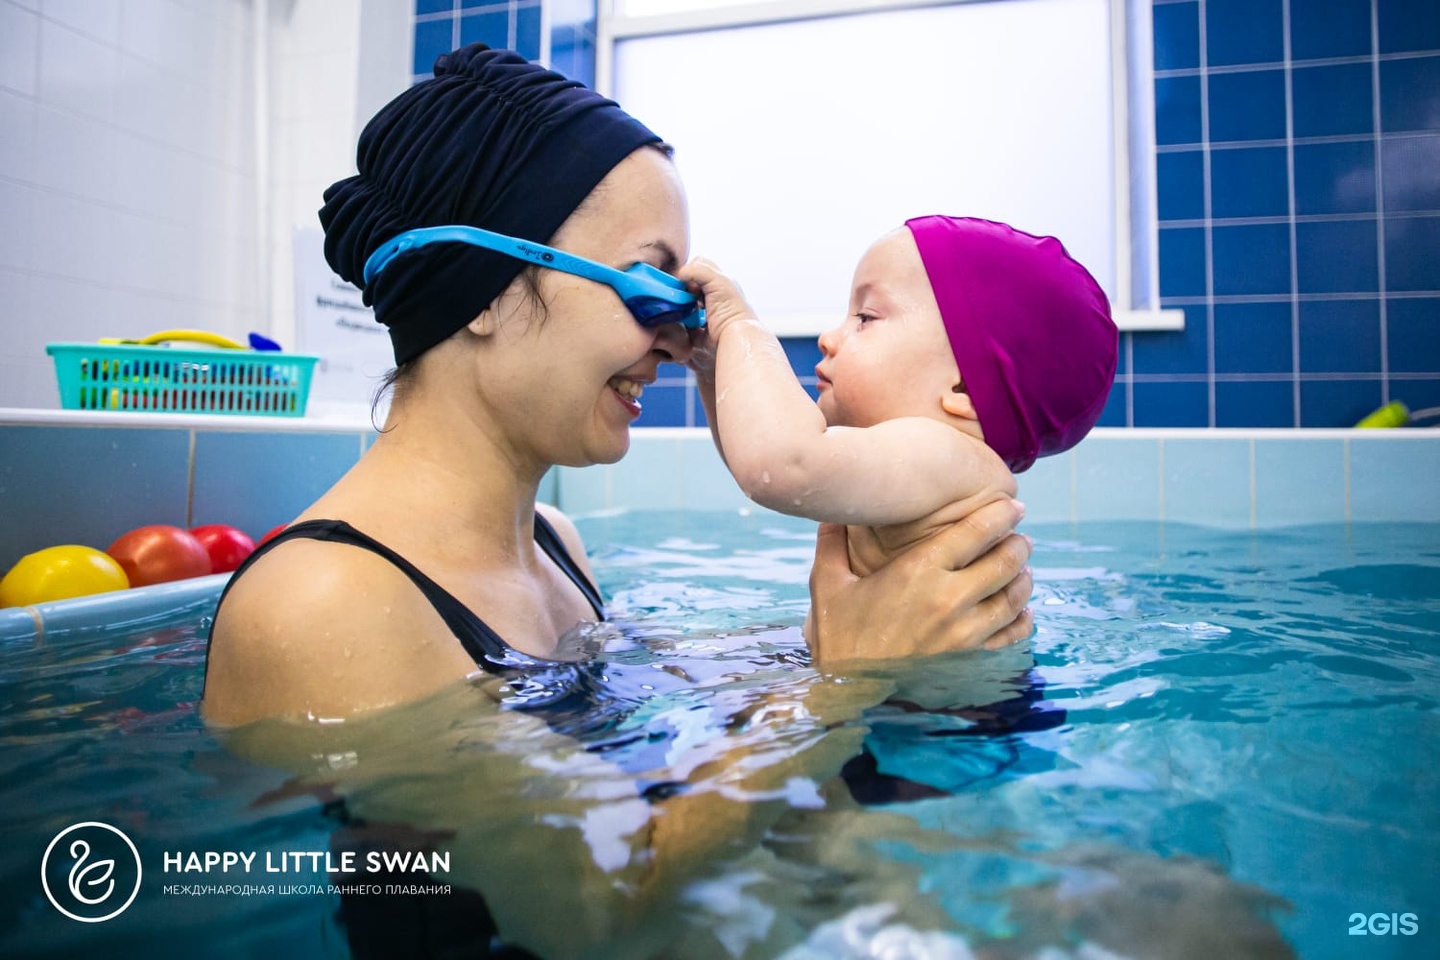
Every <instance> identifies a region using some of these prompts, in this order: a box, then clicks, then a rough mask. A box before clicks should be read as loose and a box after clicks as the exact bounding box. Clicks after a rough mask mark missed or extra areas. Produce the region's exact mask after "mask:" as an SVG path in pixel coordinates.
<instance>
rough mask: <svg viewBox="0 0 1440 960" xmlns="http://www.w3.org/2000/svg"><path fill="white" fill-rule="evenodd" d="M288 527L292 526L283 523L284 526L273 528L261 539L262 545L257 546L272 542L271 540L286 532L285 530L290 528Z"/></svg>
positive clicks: (259, 544)
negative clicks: (268, 541) (283, 531)
mask: <svg viewBox="0 0 1440 960" xmlns="http://www.w3.org/2000/svg"><path fill="white" fill-rule="evenodd" d="M288 526H290V524H288V523H282V524H280V525H279V526H277V527H271V528H270V529H269V531H267V532H266V534H265V536H263V537H261V538H260V543H258V544H256V546H263V545H264V544H265V542H266V541H267V540H270V539H272V538H274V537H276V536H278V535H279V534H280V532H281V531H282V530H284V529H285V528H286V527H288Z"/></svg>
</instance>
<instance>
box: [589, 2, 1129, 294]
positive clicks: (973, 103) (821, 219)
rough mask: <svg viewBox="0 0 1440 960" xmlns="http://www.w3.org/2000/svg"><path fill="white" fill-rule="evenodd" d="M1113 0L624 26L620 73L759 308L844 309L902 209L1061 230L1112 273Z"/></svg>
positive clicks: (704, 239)
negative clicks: (713, 24)
mask: <svg viewBox="0 0 1440 960" xmlns="http://www.w3.org/2000/svg"><path fill="white" fill-rule="evenodd" d="M1110 29H1111V28H1110V15H1109V4H1108V0H1007V2H1004V3H962V4H958V5H956V6H949V7H929V8H920V9H912V10H900V11H886V12H880V13H867V14H860V15H850V16H840V17H831V18H826V19H817V20H804V21H796V22H789V23H776V24H765V25H759V26H746V27H738V28H727V29H718V30H708V31H703V32H695V33H683V34H674V35H662V36H648V37H630V38H624V39H619V40H617V42H616V45H615V68H614V92H615V96H616V99H618V100H619V101H620V103H621V104H623V105H624V106H625V108H626V109H627V110H628V111H630V112H631V113H633V114H634V115H635V116H637V117H639V118H640V119H641V120H643V121H644V122H645V123H646V124H648V125H649V126H650V127H651V128H652V129H654V130H655V131H656V132H657V133H658V134H660V136H662V137H664V138H665V139H666V140H667V141H669V142H670V143H671V144H673V145H674V146H675V148H676V163H677V164H678V165H679V168H680V171H681V173H682V175H683V177H684V179H685V183H686V186H687V189H688V191H689V197H690V213H691V223H692V231H693V238H694V244H693V252H695V253H698V254H704V255H706V256H709V257H711V258H713V259H715V260H717V261H719V262H720V263H721V264H722V265H723V266H724V267H725V268H726V269H727V270H729V271H731V272H732V273H733V274H734V275H735V276H736V277H737V278H739V280H740V281H741V283H742V284H744V286H745V289H746V292H747V293H748V294H749V295H750V298H751V300H752V302H754V303H755V305H756V306H757V308H758V309H759V310H761V311H762V312H763V313H764V315H766V317H767V319H770V318H772V317H783V316H785V315H806V316H813V315H825V316H829V317H834V318H836V319H837V320H838V318H839V317H840V316H842V315H843V313H844V311H845V305H846V299H847V295H848V291H849V286H850V273H851V271H852V269H853V268H854V265H855V262H856V260H857V259H858V258H859V256H860V254H861V253H863V252H864V250H865V248H866V247H867V246H868V245H869V244H870V243H871V242H873V241H874V240H875V239H876V238H877V237H879V236H880V235H881V234H882V233H884V232H885V231H886V230H889V229H891V228H893V227H897V226H899V225H900V224H901V223H902V222H903V221H904V220H905V219H906V218H907V217H911V216H917V215H921V214H927V213H947V214H954V215H973V216H983V217H989V218H992V219H997V220H1004V221H1006V222H1009V223H1012V224H1014V225H1015V226H1017V227H1019V228H1021V229H1025V230H1029V231H1031V232H1033V233H1049V234H1053V235H1055V236H1058V237H1060V238H1061V239H1062V240H1063V241H1064V242H1065V244H1066V246H1067V247H1068V248H1069V249H1070V251H1071V253H1072V254H1074V255H1075V256H1076V258H1077V259H1079V260H1080V261H1081V262H1083V263H1084V264H1085V265H1086V266H1087V267H1089V268H1090V270H1091V271H1092V272H1093V273H1094V274H1095V276H1096V278H1097V279H1098V280H1099V281H1100V283H1101V285H1102V286H1104V287H1105V288H1106V291H1107V292H1108V293H1111V294H1112V296H1113V294H1114V284H1115V276H1116V271H1115V243H1116V237H1115V216H1116V214H1115V211H1116V202H1115V175H1114V168H1113V162H1114V157H1113V155H1114V150H1115V136H1114V131H1113V125H1112V118H1111V112H1112V97H1113V86H1112V73H1111V58H1110Z"/></svg>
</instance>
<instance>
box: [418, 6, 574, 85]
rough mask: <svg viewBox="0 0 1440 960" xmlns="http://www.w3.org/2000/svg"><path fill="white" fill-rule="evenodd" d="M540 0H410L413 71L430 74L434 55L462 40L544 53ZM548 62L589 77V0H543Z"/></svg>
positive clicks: (536, 56) (570, 74)
mask: <svg viewBox="0 0 1440 960" xmlns="http://www.w3.org/2000/svg"><path fill="white" fill-rule="evenodd" d="M541 6H542V2H541V0H498V2H497V0H415V62H414V67H413V70H414V77H415V79H416V80H423V79H424V78H425V77H428V76H430V75H431V68H432V67H433V66H434V64H435V58H436V57H438V56H440V54H442V53H445V52H447V51H450V50H454V49H455V48H456V47H460V46H463V45H465V44H467V43H474V42H476V41H480V42H481V43H485V44H488V45H489V46H492V47H503V48H506V49H510V50H515V51H517V52H518V53H521V54H523V55H524V56H526V57H528V58H529V59H531V60H542V59H545V52H546V51H545V44H544V42H543V37H542V33H541V31H542V29H543V26H544V21H543V18H542V16H541ZM545 6H548V7H549V10H550V37H549V63H550V65H551V66H552V67H553V68H554V69H556V70H558V71H559V72H561V73H563V74H565V76H567V77H570V78H571V79H572V80H579V81H580V82H581V83H584V84H590V85H593V84H594V82H595V4H594V0H547V2H546V3H545Z"/></svg>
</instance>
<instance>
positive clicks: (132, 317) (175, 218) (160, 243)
mask: <svg viewBox="0 0 1440 960" xmlns="http://www.w3.org/2000/svg"><path fill="white" fill-rule="evenodd" d="M247 8H248V5H247V4H245V3H242V2H239V0H222V2H216V0H189V2H179V0H123V2H106V0H95V2H90V3H86V2H83V0H43V2H41V0H20V2H18V3H17V2H14V0H0V223H3V229H0V318H3V324H4V326H3V330H4V337H3V339H0V405H6V406H49V407H54V406H57V405H58V402H59V400H58V394H57V393H56V390H55V385H54V384H55V377H54V372H53V366H52V364H51V361H50V359H49V357H47V356H46V355H45V352H44V345H45V344H46V343H47V342H51V341H65V340H94V339H96V338H98V337H102V336H125V337H134V336H142V335H144V334H146V333H150V332H153V331H155V330H159V329H163V328H167V327H202V328H208V329H212V330H215V331H217V332H220V333H225V334H229V335H232V336H233V335H235V334H237V333H238V334H239V335H240V336H242V337H243V336H244V334H245V332H246V331H247V330H250V329H263V324H262V323H261V322H260V319H259V309H258V306H257V301H258V299H259V297H258V289H257V286H256V272H255V261H256V255H255V251H256V243H255V240H254V237H255V221H254V218H253V216H252V210H253V209H254V206H253V196H254V192H255V179H254V158H253V156H252V154H251V151H250V149H249V143H250V136H249V133H250V129H251V126H250V125H251V112H252V109H251V90H250V84H249V82H248V77H249V65H250V52H251V49H252V31H251V26H250V22H249V18H248V13H247Z"/></svg>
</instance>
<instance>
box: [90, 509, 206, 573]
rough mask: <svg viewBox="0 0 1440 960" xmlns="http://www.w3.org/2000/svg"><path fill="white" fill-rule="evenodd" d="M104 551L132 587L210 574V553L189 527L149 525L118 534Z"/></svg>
mask: <svg viewBox="0 0 1440 960" xmlns="http://www.w3.org/2000/svg"><path fill="white" fill-rule="evenodd" d="M105 552H106V553H108V554H110V556H112V557H114V558H115V560H116V561H117V562H118V563H119V564H120V566H121V567H123V568H124V569H125V575H126V576H127V577H129V578H130V586H132V587H148V586H150V585H151V584H155V583H168V582H170V581H172V580H186V579H189V578H190V577H203V576H205V575H206V574H208V573H210V554H209V553H208V552H206V550H205V545H204V544H203V543H201V542H200V541H199V540H198V539H196V537H195V535H194V534H192V533H191V532H190V531H189V530H183V529H181V528H180V527H171V526H167V525H166V524H151V525H150V526H148V527H138V528H136V529H134V530H131V531H130V532H129V533H126V534H122V535H121V537H120V539H118V540H116V541H115V542H114V543H112V544H110V546H109V548H108V549H106V551H105Z"/></svg>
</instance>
